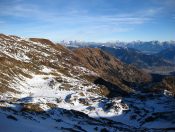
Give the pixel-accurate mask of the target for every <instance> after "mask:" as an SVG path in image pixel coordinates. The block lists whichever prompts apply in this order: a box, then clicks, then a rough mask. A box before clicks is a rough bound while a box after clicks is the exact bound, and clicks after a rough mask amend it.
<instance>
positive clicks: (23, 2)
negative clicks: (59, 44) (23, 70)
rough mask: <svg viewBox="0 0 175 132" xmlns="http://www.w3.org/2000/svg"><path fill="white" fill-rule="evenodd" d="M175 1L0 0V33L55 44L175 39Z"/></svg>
mask: <svg viewBox="0 0 175 132" xmlns="http://www.w3.org/2000/svg"><path fill="white" fill-rule="evenodd" d="M174 7H175V0H0V33H4V34H14V35H18V36H22V37H43V38H49V39H51V40H53V41H60V40H63V39H65V40H84V41H97V42H98V41H100V42H104V41H115V40H120V41H133V40H143V41H149V40H160V41H165V40H175V8H174Z"/></svg>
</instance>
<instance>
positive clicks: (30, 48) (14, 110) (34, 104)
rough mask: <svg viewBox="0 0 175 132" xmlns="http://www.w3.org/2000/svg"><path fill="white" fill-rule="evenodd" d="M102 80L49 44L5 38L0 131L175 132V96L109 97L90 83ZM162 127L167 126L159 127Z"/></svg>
mask: <svg viewBox="0 0 175 132" xmlns="http://www.w3.org/2000/svg"><path fill="white" fill-rule="evenodd" d="M101 59H102V58H101ZM108 63H109V62H108ZM109 64H110V63H109ZM121 66H122V65H121ZM125 72H126V71H125ZM139 73H141V72H139ZM132 74H133V73H132ZM101 75H102V74H100V72H96V71H94V70H91V69H88V68H87V67H86V66H85V65H84V66H83V64H82V63H81V62H79V57H77V55H76V54H74V53H73V52H72V51H70V50H68V49H66V48H64V47H63V46H60V45H55V44H54V43H52V42H51V41H49V40H46V39H36V38H33V39H22V38H19V37H16V36H7V35H2V34H1V35H0V131H1V130H3V131H5V132H13V131H19V132H20V131H21V132H25V131H26V132H27V131H32V132H36V131H46V132H48V131H78V132H85V131H88V132H89V131H111V132H116V131H142V130H145V131H154V130H168V129H174V128H172V127H173V126H174V119H172V118H171V117H170V112H171V114H173V108H174V103H173V101H174V99H173V98H172V97H167V96H164V95H163V94H156V95H154V96H155V98H154V97H149V96H148V94H145V93H144V94H141V93H139V92H135V95H130V96H128V97H121V96H113V97H112V98H109V97H108V94H109V92H110V91H109V89H108V88H107V87H105V86H103V85H100V84H97V83H94V82H93V81H91V80H92V78H93V79H94V78H101ZM126 75H128V76H129V74H127V72H126ZM115 88H116V87H115ZM151 95H152V94H151ZM166 102H169V105H167V103H166ZM161 112H162V113H163V115H162V116H160V117H161V118H159V117H157V113H160V114H162V113H161ZM154 114H155V115H154ZM152 116H155V117H154V118H153V119H152V118H151V117H152ZM165 117H166V118H165ZM150 118H151V119H152V120H149V119H150ZM159 122H161V123H162V124H163V123H165V124H164V125H161V126H159V125H157V124H156V123H159ZM149 123H151V124H152V125H150V124H149Z"/></svg>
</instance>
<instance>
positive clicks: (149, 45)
mask: <svg viewBox="0 0 175 132" xmlns="http://www.w3.org/2000/svg"><path fill="white" fill-rule="evenodd" d="M60 43H61V44H63V45H65V46H66V47H94V46H102V45H104V46H108V47H112V48H115V47H127V48H132V49H136V50H139V51H141V52H143V53H146V54H155V53H158V52H160V51H162V50H165V49H168V48H172V47H175V41H164V42H159V41H147V42H145V41H132V42H120V41H116V42H105V43H97V42H83V41H61V42H60Z"/></svg>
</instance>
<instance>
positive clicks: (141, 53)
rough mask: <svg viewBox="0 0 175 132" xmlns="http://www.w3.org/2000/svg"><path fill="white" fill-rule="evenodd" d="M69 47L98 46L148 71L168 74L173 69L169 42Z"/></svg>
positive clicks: (173, 48) (174, 50) (75, 45)
mask: <svg viewBox="0 0 175 132" xmlns="http://www.w3.org/2000/svg"><path fill="white" fill-rule="evenodd" d="M66 46H67V47H69V48H81V47H91V48H99V49H101V50H103V51H105V52H108V53H109V54H111V55H113V56H114V57H116V58H118V59H120V60H121V61H122V62H124V63H126V64H132V65H134V66H136V67H138V68H140V69H144V70H146V71H148V72H153V73H161V74H169V73H170V72H173V71H175V68H174V67H175V44H174V41H169V42H159V41H150V42H141V41H138V42H137V41H136V42H131V43H122V42H118V43H117V44H115V43H105V44H104V43H103V44H100V43H80V42H76V41H74V42H71V43H67V44H66Z"/></svg>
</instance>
